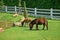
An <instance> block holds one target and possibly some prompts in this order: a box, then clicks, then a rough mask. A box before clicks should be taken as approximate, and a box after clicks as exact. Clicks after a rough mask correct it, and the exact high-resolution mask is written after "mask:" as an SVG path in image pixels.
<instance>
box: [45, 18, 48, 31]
mask: <svg viewBox="0 0 60 40" xmlns="http://www.w3.org/2000/svg"><path fill="white" fill-rule="evenodd" d="M45 25H46V28H47V30H48V20H47V19H45Z"/></svg>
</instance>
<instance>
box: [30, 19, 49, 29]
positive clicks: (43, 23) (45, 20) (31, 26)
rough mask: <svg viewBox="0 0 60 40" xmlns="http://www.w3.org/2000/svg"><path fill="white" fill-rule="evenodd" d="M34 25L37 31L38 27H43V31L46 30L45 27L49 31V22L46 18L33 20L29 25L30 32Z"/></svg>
mask: <svg viewBox="0 0 60 40" xmlns="http://www.w3.org/2000/svg"><path fill="white" fill-rule="evenodd" d="M34 24H36V30H38V25H43V29H42V30H44V28H45V26H46V29H47V30H48V21H47V19H46V18H36V19H34V20H32V21H31V22H30V23H29V27H30V30H32V28H33V25H34Z"/></svg>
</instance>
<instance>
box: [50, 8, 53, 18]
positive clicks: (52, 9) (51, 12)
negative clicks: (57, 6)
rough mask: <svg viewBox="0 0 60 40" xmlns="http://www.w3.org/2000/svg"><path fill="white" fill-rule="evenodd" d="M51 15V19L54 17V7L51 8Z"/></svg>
mask: <svg viewBox="0 0 60 40" xmlns="http://www.w3.org/2000/svg"><path fill="white" fill-rule="evenodd" d="M50 12H51V13H50V15H51V19H53V9H52V8H51V11H50Z"/></svg>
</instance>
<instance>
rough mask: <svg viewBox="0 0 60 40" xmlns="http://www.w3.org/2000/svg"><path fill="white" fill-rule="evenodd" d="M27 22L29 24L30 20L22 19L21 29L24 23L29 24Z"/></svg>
mask: <svg viewBox="0 0 60 40" xmlns="http://www.w3.org/2000/svg"><path fill="white" fill-rule="evenodd" d="M29 22H31V19H30V18H24V19H22V22H21V25H22V27H23V25H24V23H25V24H26V23H29Z"/></svg>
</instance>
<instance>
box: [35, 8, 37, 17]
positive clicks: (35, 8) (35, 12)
mask: <svg viewBox="0 0 60 40" xmlns="http://www.w3.org/2000/svg"><path fill="white" fill-rule="evenodd" d="M35 16H36V17H37V8H35Z"/></svg>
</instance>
